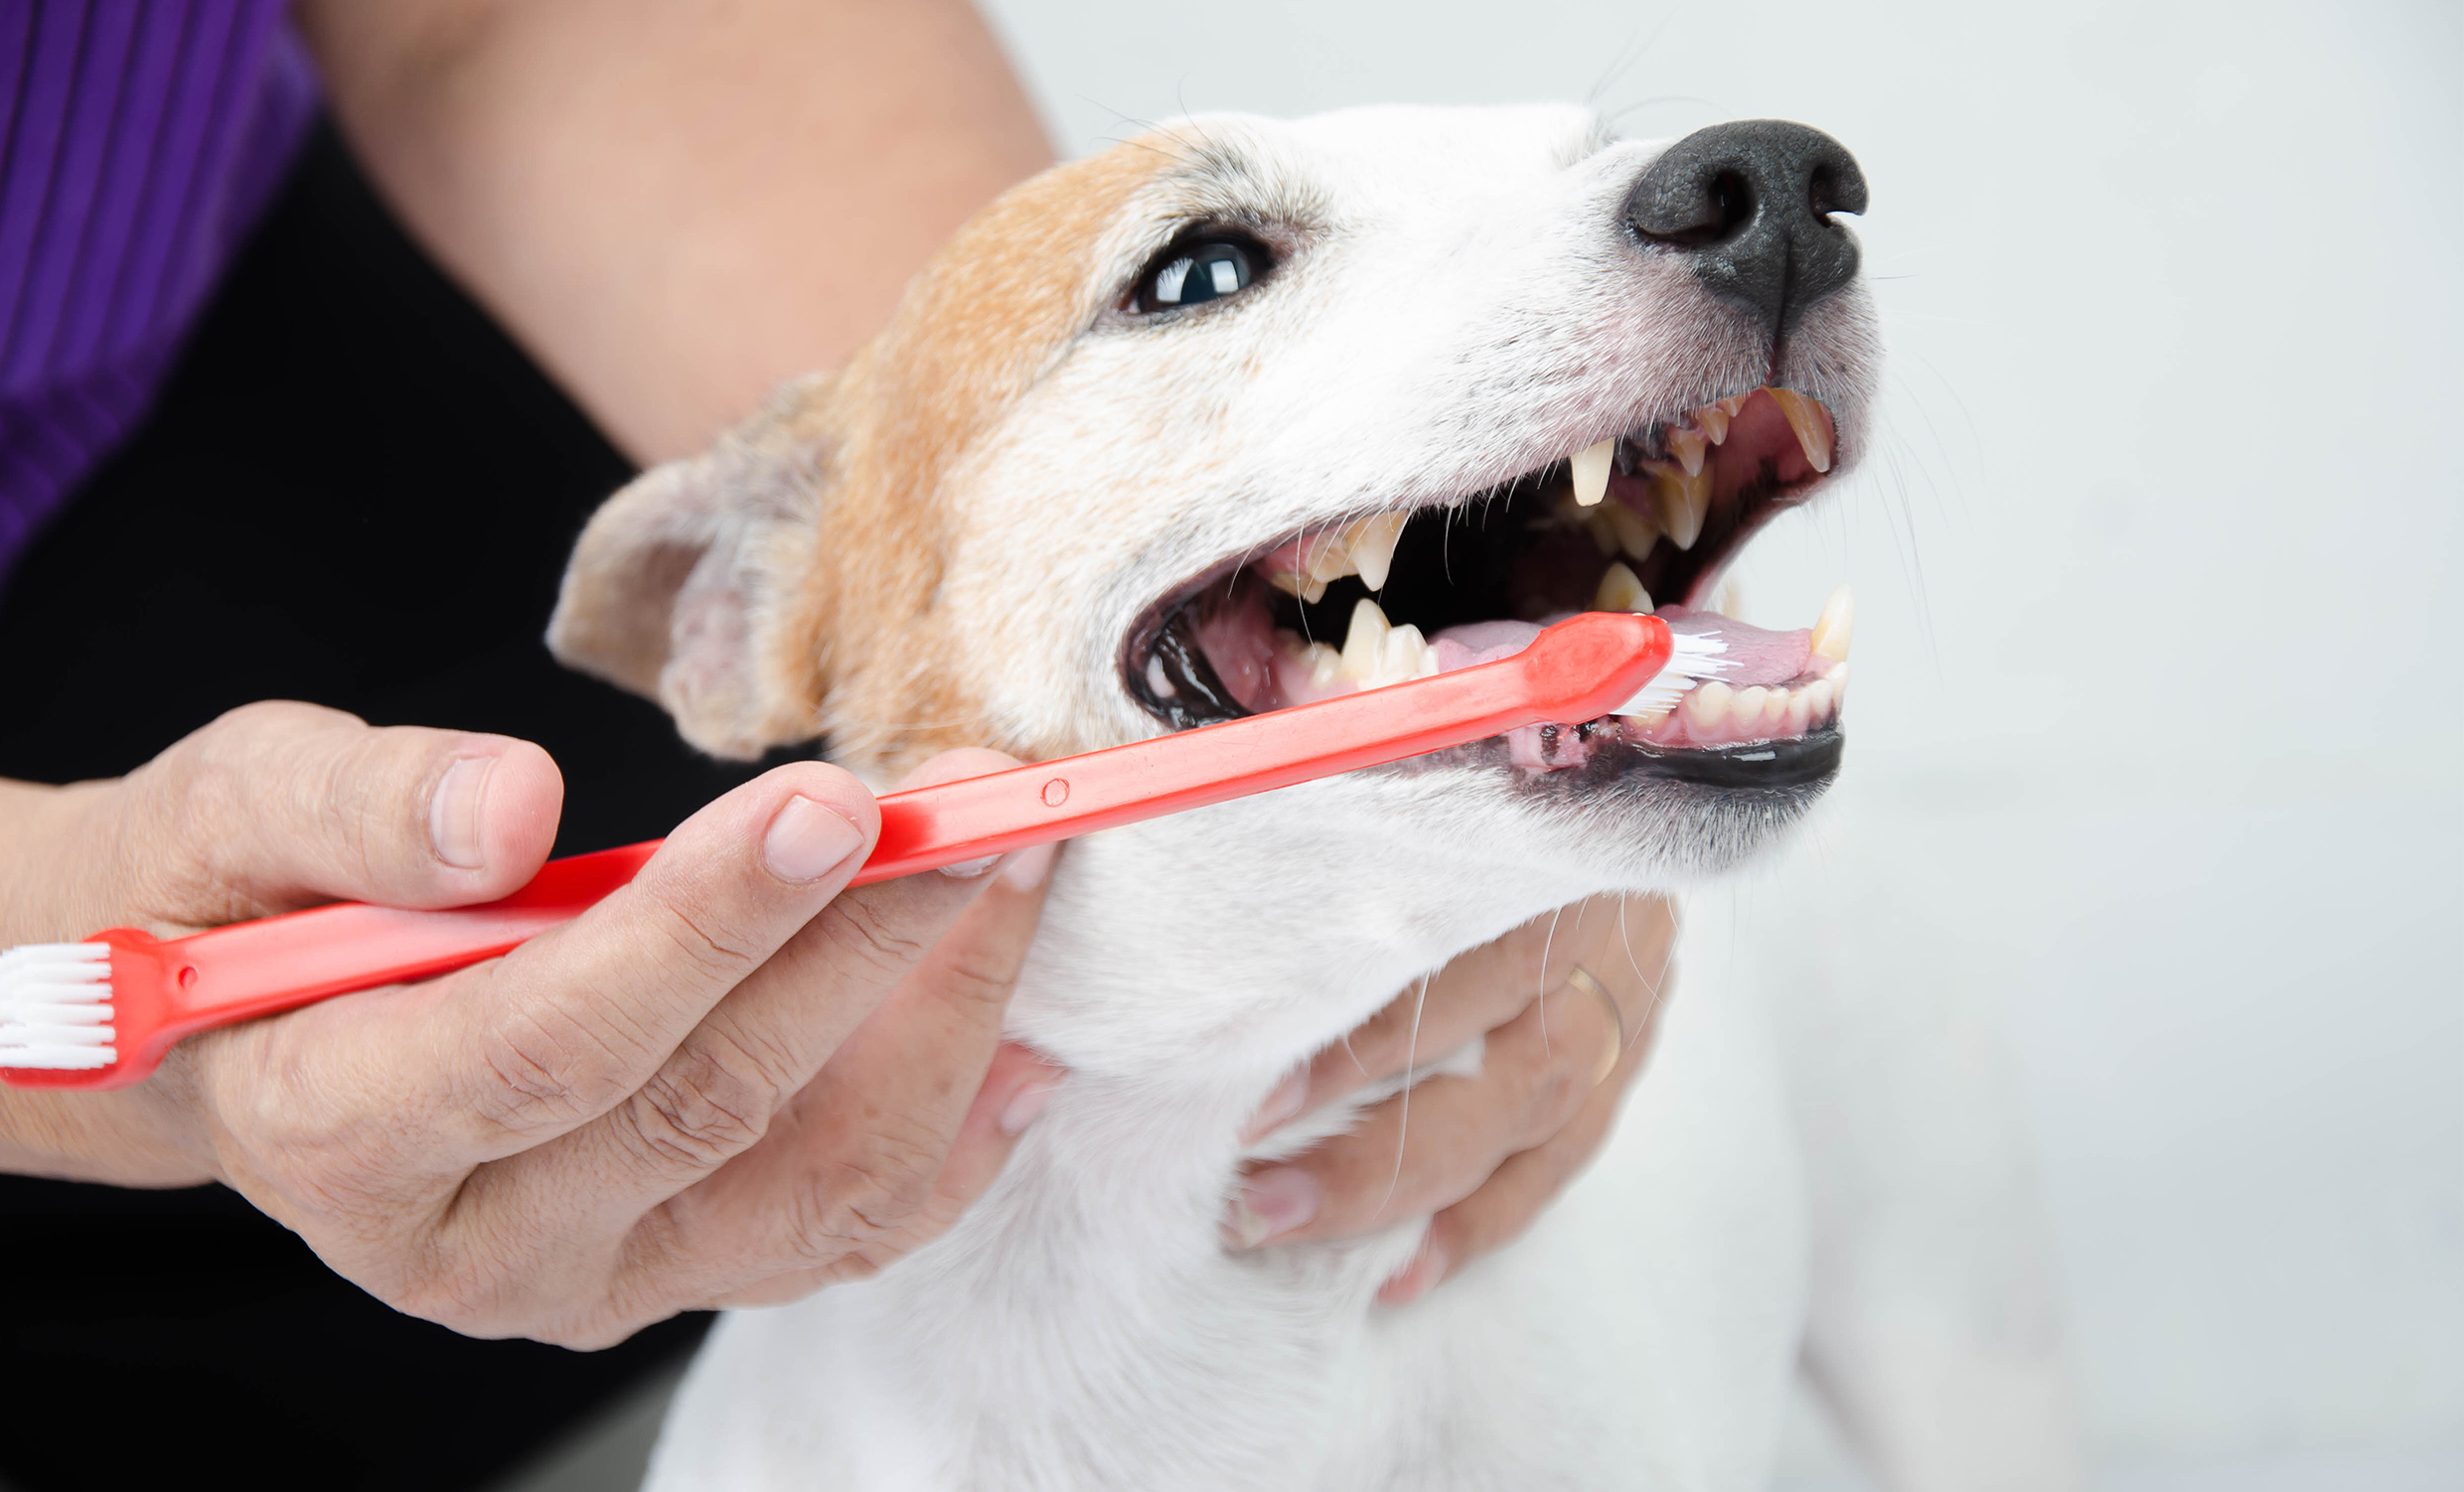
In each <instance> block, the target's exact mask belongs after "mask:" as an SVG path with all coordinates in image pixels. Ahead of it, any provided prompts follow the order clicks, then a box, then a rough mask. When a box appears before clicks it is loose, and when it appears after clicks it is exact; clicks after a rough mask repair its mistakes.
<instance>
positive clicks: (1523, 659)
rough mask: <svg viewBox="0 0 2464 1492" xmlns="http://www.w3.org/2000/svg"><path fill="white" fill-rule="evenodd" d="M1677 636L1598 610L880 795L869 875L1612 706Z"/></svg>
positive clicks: (1662, 659) (861, 879) (863, 877)
mask: <svg viewBox="0 0 2464 1492" xmlns="http://www.w3.org/2000/svg"><path fill="white" fill-rule="evenodd" d="M1674 646H1675V643H1674V639H1673V638H1672V637H1671V636H1670V635H1669V631H1668V624H1667V623H1665V622H1663V621H1661V620H1660V619H1658V618H1657V617H1651V616H1638V615H1628V614H1625V613H1622V612H1589V613H1586V614H1584V615H1582V616H1579V617H1575V618H1572V619H1570V620H1568V621H1565V622H1561V623H1559V624H1558V625H1556V626H1555V627H1551V628H1549V629H1548V630H1547V631H1545V632H1543V633H1541V634H1540V636H1539V637H1537V638H1535V639H1533V640H1532V643H1531V646H1530V647H1528V648H1525V649H1524V650H1523V651H1522V652H1521V653H1518V654H1515V655H1514V656H1513V657H1511V658H1505V659H1500V660H1498V661H1496V662H1494V663H1488V664H1480V665H1477V666H1475V667H1472V668H1468V669H1459V670H1457V671H1454V672H1451V673H1441V674H1438V675H1436V676H1435V677H1431V678H1420V679H1414V680H1412V681H1410V682H1408V683H1400V684H1393V685H1390V686H1388V687H1386V688H1379V689H1366V690H1363V691H1361V692H1359V693H1356V694H1343V695H1339V696H1337V697H1335V698H1332V699H1322V700H1319V701H1317V702H1315V703H1313V704H1303V705H1296V706H1294V707H1292V708H1290V709H1281V710H1276V711H1274V712H1273V713H1271V714H1264V715H1249V716H1245V717H1243V718H1241V719H1238V720H1229V721H1226V722H1224V723H1223V724H1220V725H1207V726H1201V727H1200V728H1198V729H1196V730H1187V731H1182V732H1179V733H1178V734H1176V735H1167V736H1157V737H1155V738H1154V739H1152V740H1146V741H1135V742H1132V743H1131V744H1129V745H1127V746H1115V747H1112V748H1110V749H1108V750H1104V751H1092V752H1088V753H1087V754H1085V755H1083V756H1074V757H1068V758H1064V759H1063V760H1060V761H1056V762H1042V763H1033V764H1029V765H1027V766H1024V767H1013V768H1011V769H1010V770H1008V771H1006V772H995V773H990V774H988V775H986V776H983V777H970V778H964V779H962V780H960V781H958V782H951V783H943V784H941V785H939V786H937V787H930V788H918V789H915V790H914V791H912V792H907V793H892V794H890V795H889V796H888V797H886V798H884V799H882V800H881V838H880V842H879V843H878V844H876V845H875V846H874V847H873V851H872V857H871V858H870V859H868V860H866V861H865V862H864V868H863V869H861V870H859V871H857V872H856V873H855V880H854V884H856V885H858V886H861V885H866V884H868V883H870V882H873V881H880V880H889V879H891V878H893V877H896V876H902V875H912V874H914V873H915V872H916V871H919V870H929V869H932V868H933V867H935V866H939V865H950V864H955V863H957V862H959V861H961V860H972V859H978V858H981V857H983V856H985V855H995V854H1001V853H1003V852H1005V851H1007V850H1012V849H1021V848H1024V847H1025V846H1027V845H1030V844H1044V843H1048V842H1050V841H1052V840H1055V839H1067V838H1073V837H1075V836H1077V835H1079V834H1085V833H1092V832H1094V831H1095V830H1097V829H1100V828H1112V827H1115V826H1117V825H1120V824H1124V823H1133V822H1136V821H1140V820H1145V819H1153V818H1157V817H1159V816H1161V815H1164V814H1176V813H1179V812H1181V811H1182V810H1184V809H1194V808H1202V807H1204V806H1206V805H1208V804H1213V803H1222V802H1224V801H1226V800H1227V799H1233V798H1241V797H1245V796H1247V795H1249V794H1252V793H1264V792H1267V791H1268V790H1270V789H1273V788H1282V787H1289V786H1290V785H1292V784H1294V783H1299V782H1308V781H1309V780H1311V779H1314V778H1320V777H1331V776H1334V775H1335V774H1337V773H1342V772H1351V771H1355V770H1357V769H1359V768H1362V767H1374V766H1377V765H1379V764H1381V763H1385V762H1394V761H1401V760H1402V759H1403V758H1405V757H1412V756H1423V755H1426V754H1427V753H1429V752H1432V751H1443V750H1446V749H1447V748H1449V747H1452V746H1461V745H1464V744H1466V743H1468V742H1471V741H1477V740H1481V739H1483V738H1485V737H1488V736H1493V735H1496V734H1498V733H1499V732H1501V731H1507V730H1512V729H1515V728H1516V727H1518V726H1524V725H1529V724H1532V723H1533V722H1535V721H1540V720H1589V719H1592V718H1593V717H1595V716H1598V715H1603V714H1607V713H1609V712H1610V711H1612V710H1614V709H1616V708H1617V706H1618V705H1619V704H1620V703H1622V702H1623V701H1625V700H1626V699H1629V698H1631V697H1632V696H1633V695H1634V693H1635V692H1636V691H1637V690H1639V689H1640V688H1642V686H1643V685H1644V684H1646V683H1648V682H1649V681H1650V680H1651V678H1652V677H1653V675H1655V674H1657V673H1658V672H1659V671H1660V669H1661V668H1662V667H1663V666H1665V665H1666V664H1667V662H1668V659H1669V655H1670V653H1671V652H1672V651H1673V649H1674Z"/></svg>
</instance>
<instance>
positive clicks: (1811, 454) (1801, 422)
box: [1771, 388, 1831, 472]
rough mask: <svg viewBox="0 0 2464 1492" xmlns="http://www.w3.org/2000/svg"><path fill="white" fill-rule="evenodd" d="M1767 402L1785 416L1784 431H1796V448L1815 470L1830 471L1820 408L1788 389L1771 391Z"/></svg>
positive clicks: (1827, 424) (1826, 432)
mask: <svg viewBox="0 0 2464 1492" xmlns="http://www.w3.org/2000/svg"><path fill="white" fill-rule="evenodd" d="M1771 402H1773V403H1775V404H1777V405H1778V406H1779V412H1780V413H1782V414H1784V415H1786V416H1787V417H1788V428H1789V429H1791V430H1794V431H1795V432H1796V444H1797V447H1798V449H1800V450H1802V451H1803V452H1804V453H1805V460H1806V461H1807V462H1809V463H1810V464H1811V465H1812V466H1813V469H1814V470H1815V471H1818V472H1827V471H1829V470H1830V469H1831V426H1830V422H1829V421H1828V420H1825V419H1824V418H1823V417H1822V407H1821V406H1820V405H1819V404H1816V403H1815V402H1814V401H1813V400H1812V399H1809V398H1807V397H1805V395H1803V394H1801V393H1798V392H1797V391H1796V390H1794V389H1792V388H1774V389H1772V390H1771Z"/></svg>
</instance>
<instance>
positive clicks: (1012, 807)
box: [0, 612, 1721, 1088]
mask: <svg viewBox="0 0 2464 1492" xmlns="http://www.w3.org/2000/svg"><path fill="white" fill-rule="evenodd" d="M1680 644H1682V645H1683V648H1682V653H1683V655H1684V656H1683V657H1681V658H1679V659H1678V660H1677V662H1676V664H1675V665H1674V666H1673V667H1672V666H1671V658H1672V655H1673V654H1677V653H1678V652H1679V651H1680ZM1720 646H1721V645H1720V644H1719V642H1718V641H1717V640H1716V639H1712V638H1702V637H1689V638H1684V639H1679V638H1677V637H1675V636H1673V635H1672V634H1671V633H1670V631H1669V628H1668V624H1667V623H1665V622H1662V621H1660V620H1659V619H1658V618H1656V617H1651V616H1641V615H1628V614H1625V613H1618V612H1589V613H1586V614H1584V615H1582V616H1578V617H1574V618H1571V619H1569V620H1567V621H1564V622H1560V623H1558V624H1557V625H1556V626H1554V627H1551V628H1549V629H1547V630H1546V631H1544V632H1542V633H1541V634H1540V635H1539V636H1538V637H1537V638H1535V639H1533V640H1532V643H1531V645H1530V646H1529V647H1528V648H1525V649H1524V650H1523V651H1522V652H1520V653H1518V654H1515V655H1514V656H1513V657H1511V658H1504V659H1499V660H1496V661H1495V662H1492V663H1485V664H1476V665H1473V666H1472V667H1470V668H1465V669H1458V670H1456V671H1453V672H1449V673H1440V674H1437V675H1435V676H1432V677H1428V678H1417V679H1413V680H1411V681H1409V682H1406V683H1398V684H1391V685H1388V686H1385V687H1383V688H1374V689H1364V690H1361V691H1360V692H1357V693H1352V694H1344V695H1340V696H1338V697H1336V698H1332V699H1322V700H1319V701H1317V702H1315V703H1312V704H1302V705H1296V706H1293V707H1292V708H1289V709H1282V710H1276V711H1274V712H1272V713H1270V714H1264V715H1251V716H1247V717H1244V718H1242V719H1238V720H1230V721H1226V722H1224V723H1222V724H1220V725H1207V726H1201V727H1199V728H1198V729H1195V730H1186V731H1181V732H1178V733H1176V734H1173V735H1166V736H1157V737H1155V738H1154V739H1152V740H1146V741H1137V742H1133V743H1132V744H1130V745H1127V746H1115V747H1112V748H1111V749H1109V750H1105V751H1092V752H1088V753H1087V754H1085V755H1083V756H1073V757H1065V758H1063V759H1061V760H1059V761H1052V762H1043V763H1039V764H1035V765H1030V766H1024V767H1016V768H1012V769H1010V770H1008V771H1006V772H996V773H993V774H991V775H989V776H985V777H973V778H966V779H963V780H961V781H957V782H949V783H942V784H940V785H938V786H935V787H930V788H917V789H915V790H913V791H911V792H905V793H892V794H890V795H888V796H887V797H885V798H883V799H881V800H880V804H881V836H880V839H879V841H878V842H877V843H876V844H875V845H874V846H873V851H872V854H871V856H870V857H869V858H867V859H866V860H865V862H864V867H863V869H861V870H859V871H857V872H856V874H855V880H854V884H856V885H859V886H860V885H864V884H866V883H868V882H871V881H880V880H888V879H890V878H892V877H894V876H902V875H911V874H913V873H915V872H916V871H919V870H930V869H934V868H936V867H938V866H943V865H952V864H956V863H958V862H960V861H962V860H973V859H979V858H982V857H983V856H986V855H995V854H1001V853H1002V852H1004V851H1007V850H1012V849H1021V848H1024V847H1025V846H1027V845H1030V844H1042V843H1047V842H1049V841H1052V840H1056V839H1067V838H1071V837H1074V836H1076V835H1079V834H1084V833H1089V832H1092V831H1094V830H1096V829H1099V828H1111V827H1114V826H1115V825H1118V824H1124V823H1134V822H1137V821H1140V820H1143V819H1153V818H1156V817H1159V816H1161V815H1164V814H1172V813H1178V812H1179V811H1181V810H1183V809H1193V808H1199V807H1202V806H1204V805H1206V804H1212V803H1221V802H1223V801H1225V800H1226V799H1231V798H1242V797H1246V796H1248V795H1249V794H1252V793H1264V792H1267V791H1269V790H1271V789H1275V788H1282V787H1288V786H1290V785H1292V784H1294V783H1299V782H1308V781H1310V780H1312V779H1315V778H1320V777H1331V776H1333V775H1335V774H1337V773H1342V772H1349V771H1352V770H1354V769H1356V768H1360V767H1372V766H1376V765H1378V764H1380V763H1383V762H1392V761H1398V760H1400V759H1402V758H1404V757H1409V756H1420V755H1423V754H1425V753H1428V752H1432V751H1443V750H1445V749H1447V748H1448V747H1451V746H1461V745H1463V744H1465V743H1466V742H1470V741H1476V740H1480V739H1482V738H1484V737H1487V736H1493V735H1497V734H1500V733H1502V732H1505V731H1509V730H1513V729H1516V728H1518V727H1521V726H1525V725H1531V724H1536V723H1539V722H1542V721H1548V720H1560V721H1574V720H1590V719H1594V718H1597V717H1598V716H1601V715H1605V714H1615V713H1637V712H1642V711H1647V710H1653V709H1658V708H1662V707H1665V706H1668V705H1672V704H1674V703H1675V702H1676V701H1677V700H1678V699H1679V698H1681V697H1682V696H1683V694H1684V692H1685V690H1686V689H1687V688H1689V687H1691V686H1692V685H1693V683H1694V682H1695V681H1696V680H1697V679H1698V678H1699V677H1702V676H1707V675H1709V674H1712V673H1715V672H1717V671H1719V669H1720V665H1719V664H1718V662H1716V661H1715V660H1714V659H1713V657H1712V655H1714V654H1716V653H1717V652H1718V651H1720ZM658 847H659V841H657V840H653V841H651V842H650V843H647V844H631V845H626V846H625V847H623V848H621V849H605V850H600V851H598V852H597V853H595V854H585V855H575V856H572V857H571V858H569V859H562V860H551V861H549V862H548V863H547V864H546V865H544V866H542V867H541V868H540V870H539V874H538V876H536V877H535V878H533V880H532V881H531V883H530V884H529V885H527V886H525V887H523V888H522V889H521V890H520V891H517V892H515V893H514V894H513V895H511V896H509V897H506V898H505V899H504V900H502V901H496V902H490V903H488V904H487V905H485V906H477V907H465V908H459V909H455V910H451V911H442V912H407V911H399V910H395V909H393V908H388V907H372V906H365V905H362V904H360V903H357V902H345V903H341V904H339V905H336V906H330V907H318V908H315V909H313V910H311V911H306V912H294V913H291V914H289V915H287V916H282V917H268V918H264V919H261V920H259V921H256V922H243V923H237V924H234V925H232V926H230V927H223V928H216V929H214V930H212V931H210V932H204V933H198V934H194V935H192V936H190V937H186V938H175V939H170V940H163V939H158V938H155V937H153V936H152V935H150V934H147V933H142V932H138V931H136V930H134V929H131V928H111V929H108V930H106V931H104V932H100V933H96V934H95V935H93V937H92V938H90V939H88V940H87V941H85V942H83V943H53V944H31V945H28V946H26V947H23V948H16V949H11V950H9V951H8V952H7V953H0V1080H5V1081H7V1082H9V1083H11V1084H15V1085H17V1086H19V1087H23V1088H118V1087H122V1086H124V1085H127V1084H130V1083H135V1082H138V1081H140V1080H142V1079H143V1078H144V1077H145V1076H146V1075H147V1074H149V1073H151V1072H153V1070H154V1068H155V1066H156V1065H157V1064H158V1063H160V1062H161V1061H162V1059H163V1054H164V1053H166V1052H168V1051H169V1050H170V1049H171V1047H172V1046H173V1044H174V1043H176V1042H178V1041H179V1040H180V1039H181V1038H182V1037H185V1036H190V1035H194V1034H195V1033H197V1032H199V1031H203V1030H207V1029H210V1028H212V1027H216V1026H226V1025H233V1024H236V1023H237V1022H240V1021H243V1020H249V1019H253V1018H254V1017H256V1016H260V1015H270V1014H273V1013H274V1012H276V1011H279V1010H288V1009H290V1008H292V1007H294V1006H297V1005H304V1004H307V1003H309V1002H310V1001H312V1000H320V999H324V998H326V997H327V996H329V995H336V994H343V993H347V992H349V991H351V990H355V989H370V988H375V987H377V986H378V985H381V984H393V983H400V982H403V981H405V980H410V979H418V978H426V977H429V976H432V975H435V974H440V973H445V972H449V971H451V970H456V969H460V968H463V967H465V966H467V965H471V964H476V963H478V962H480V961H481V960H483V959H490V958H494V957H496V956H497V955H499V954H503V953H505V952H507V951H508V950H510V949H512V948H514V947H515V946H517V945H519V944H521V943H522V942H524V941H525V940H527V939H529V938H532V937H534V936H536V935H538V934H539V933H542V932H545V931H546V930H547V929H549V928H551V927H555V926H557V925H558V924H560V923H564V922H568V921H570V920H571V919H573V918H574V917H577V916H579V915H580V914H581V913H582V912H583V911H584V910H585V909H587V908H588V907H590V906H591V905H592V904H594V903H596V902H597V901H598V900H599V899H600V898H601V897H604V896H606V895H607V894H608V893H609V892H611V891H614V890H615V889H616V888H617V887H619V886H622V885H623V884H625V883H626V882H627V881H629V880H631V879H633V876H634V873H635V872H636V871H638V870H640V869H641V867H642V865H643V863H644V862H645V861H647V860H648V859H649V858H650V857H651V854H652V852H653V851H654V850H656V849H658Z"/></svg>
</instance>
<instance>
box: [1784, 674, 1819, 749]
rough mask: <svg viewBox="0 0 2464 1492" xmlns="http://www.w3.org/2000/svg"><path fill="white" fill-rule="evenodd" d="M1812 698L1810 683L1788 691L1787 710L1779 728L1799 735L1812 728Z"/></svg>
mask: <svg viewBox="0 0 2464 1492" xmlns="http://www.w3.org/2000/svg"><path fill="white" fill-rule="evenodd" d="M1813 723H1814V700H1813V690H1812V687H1811V686H1810V685H1808V686H1807V687H1805V688H1801V689H1790V690H1789V691H1788V712H1787V715H1786V717H1785V719H1784V720H1783V722H1782V723H1781V725H1780V729H1782V730H1784V731H1786V732H1787V733H1788V734H1789V735H1792V736H1801V735H1803V734H1804V733H1805V732H1806V731H1808V730H1811V729H1812V728H1813Z"/></svg>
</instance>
